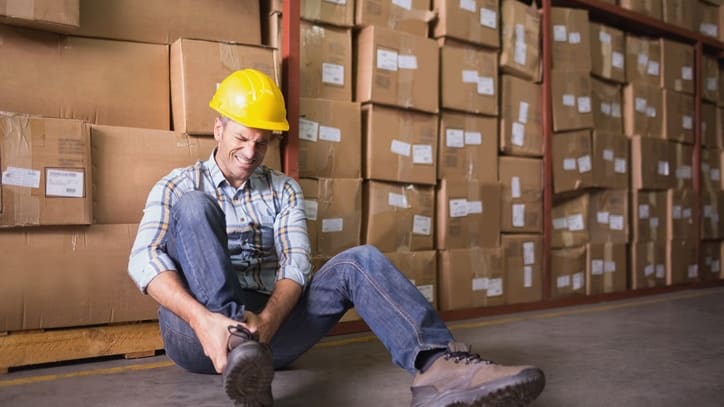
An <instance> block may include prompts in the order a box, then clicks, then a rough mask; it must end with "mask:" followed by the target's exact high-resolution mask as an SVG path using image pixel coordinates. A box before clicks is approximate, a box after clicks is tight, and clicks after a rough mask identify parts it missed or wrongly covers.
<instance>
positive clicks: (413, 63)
mask: <svg viewBox="0 0 724 407" xmlns="http://www.w3.org/2000/svg"><path fill="white" fill-rule="evenodd" d="M397 66H398V67H399V68H400V69H417V57H416V56H414V55H400V56H398V57H397Z"/></svg>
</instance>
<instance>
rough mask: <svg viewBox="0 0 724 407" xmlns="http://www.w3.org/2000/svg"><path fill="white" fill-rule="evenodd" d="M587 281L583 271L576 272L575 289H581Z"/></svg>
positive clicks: (574, 275) (574, 278)
mask: <svg viewBox="0 0 724 407" xmlns="http://www.w3.org/2000/svg"><path fill="white" fill-rule="evenodd" d="M584 282H585V276H584V275H583V273H574V274H573V289H574V290H580V289H581V288H583V284H584Z"/></svg>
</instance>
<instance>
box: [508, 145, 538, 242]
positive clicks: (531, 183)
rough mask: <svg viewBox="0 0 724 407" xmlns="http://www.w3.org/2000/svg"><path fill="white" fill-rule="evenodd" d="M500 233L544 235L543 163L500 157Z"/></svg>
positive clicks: (529, 159)
mask: <svg viewBox="0 0 724 407" xmlns="http://www.w3.org/2000/svg"><path fill="white" fill-rule="evenodd" d="M499 167H500V169H499V171H498V173H499V177H500V183H501V185H502V186H503V189H502V196H501V208H500V215H501V217H500V230H501V232H504V233H506V232H516V233H517V232H527V233H530V232H533V233H542V232H543V160H541V159H538V158H519V157H505V156H503V157H500V160H499Z"/></svg>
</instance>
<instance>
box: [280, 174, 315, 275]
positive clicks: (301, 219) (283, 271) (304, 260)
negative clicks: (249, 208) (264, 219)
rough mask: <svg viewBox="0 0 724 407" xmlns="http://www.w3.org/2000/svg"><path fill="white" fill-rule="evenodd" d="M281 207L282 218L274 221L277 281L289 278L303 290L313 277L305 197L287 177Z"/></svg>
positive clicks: (299, 188) (300, 189) (282, 189)
mask: <svg viewBox="0 0 724 407" xmlns="http://www.w3.org/2000/svg"><path fill="white" fill-rule="evenodd" d="M280 203H281V205H280V206H281V208H280V211H279V215H278V216H277V217H276V220H275V221H274V245H275V246H276V251H277V257H278V259H279V271H278V273H277V280H281V279H284V278H288V279H291V280H294V281H296V282H297V283H299V284H300V285H301V286H302V287H304V286H306V284H307V283H308V282H309V279H310V277H311V273H312V264H311V262H310V248H309V236H308V235H307V217H306V215H305V213H304V196H303V195H302V188H301V187H300V186H299V183H297V182H296V181H295V180H294V179H292V178H288V177H286V182H284V184H283V185H282V188H281V197H280Z"/></svg>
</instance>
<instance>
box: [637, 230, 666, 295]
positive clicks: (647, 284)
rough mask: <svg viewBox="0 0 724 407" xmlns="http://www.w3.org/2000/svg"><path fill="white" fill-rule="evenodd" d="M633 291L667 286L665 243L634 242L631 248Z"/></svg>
mask: <svg viewBox="0 0 724 407" xmlns="http://www.w3.org/2000/svg"><path fill="white" fill-rule="evenodd" d="M629 248H630V253H629V263H630V264H631V266H630V267H629V273H630V274H631V289H633V290H639V289H642V288H652V287H662V286H665V285H666V244H665V243H663V242H633V243H631V245H630V246H629Z"/></svg>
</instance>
